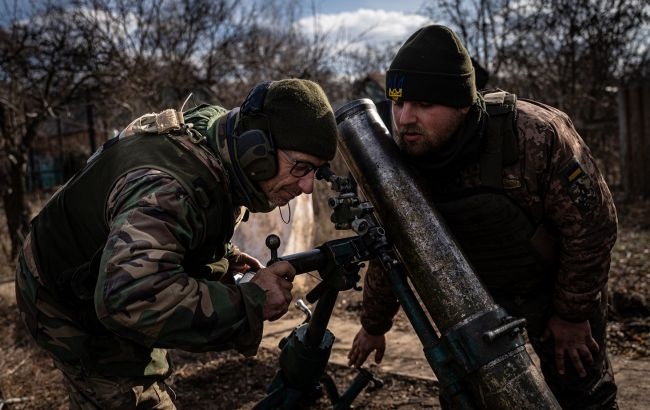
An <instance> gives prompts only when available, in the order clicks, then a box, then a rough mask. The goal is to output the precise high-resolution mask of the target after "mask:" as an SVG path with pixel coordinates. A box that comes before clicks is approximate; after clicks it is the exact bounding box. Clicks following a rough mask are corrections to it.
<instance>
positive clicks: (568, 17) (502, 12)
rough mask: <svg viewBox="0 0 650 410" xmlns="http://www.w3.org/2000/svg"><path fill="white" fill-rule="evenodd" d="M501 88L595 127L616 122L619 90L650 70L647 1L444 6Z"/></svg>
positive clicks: (448, 2) (484, 0) (440, 7)
mask: <svg viewBox="0 0 650 410" xmlns="http://www.w3.org/2000/svg"><path fill="white" fill-rule="evenodd" d="M435 4H436V6H433V5H429V6H426V7H425V9H426V10H428V11H429V13H434V14H435V15H436V16H437V17H439V18H442V19H443V20H448V21H450V22H451V26H452V27H454V28H455V29H456V30H458V31H459V33H460V35H461V37H462V38H463V40H464V41H465V42H466V44H467V46H468V50H469V51H470V53H471V54H472V55H474V56H478V59H479V61H480V62H481V63H482V64H483V65H484V66H485V67H487V68H488V69H489V70H490V71H491V74H492V76H493V78H494V81H492V84H493V85H497V86H501V87H504V88H509V89H511V90H513V91H515V92H519V93H521V94H523V95H524V96H528V97H532V98H539V99H543V100H545V101H546V102H548V103H550V104H553V105H557V106H558V107H559V108H561V109H563V110H566V111H569V112H570V113H571V114H572V116H573V118H575V119H576V120H577V121H578V122H581V123H587V122H589V121H593V120H594V119H597V118H600V117H603V116H606V115H611V114H608V113H612V112H615V110H614V109H613V104H614V99H615V98H614V97H615V96H614V95H612V94H611V92H610V91H609V90H610V89H611V87H612V86H615V85H617V84H618V83H619V82H621V81H624V80H625V76H626V75H630V73H638V72H640V70H642V68H643V67H644V66H646V65H647V62H648V44H649V40H648V37H647V33H646V34H644V33H643V31H642V30H644V29H645V30H648V21H649V20H648V19H649V17H650V15H649V13H650V6H648V4H647V2H644V1H642V0H552V1H545V0H532V1H528V2H512V1H510V0H474V1H473V2H468V1H463V0H437V1H436V2H435Z"/></svg>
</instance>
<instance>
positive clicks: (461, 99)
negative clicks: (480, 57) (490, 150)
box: [386, 25, 477, 107]
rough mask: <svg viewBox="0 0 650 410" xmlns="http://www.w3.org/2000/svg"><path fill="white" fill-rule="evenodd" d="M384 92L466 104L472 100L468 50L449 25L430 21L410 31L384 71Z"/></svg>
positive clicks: (395, 96) (391, 96) (396, 96)
mask: <svg viewBox="0 0 650 410" xmlns="http://www.w3.org/2000/svg"><path fill="white" fill-rule="evenodd" d="M386 96H387V97H388V98H389V99H391V100H393V101H395V102H400V101H403V100H408V101H423V102H430V103H435V104H442V105H447V106H451V107H467V106H470V105H472V103H473V102H474V101H475V100H476V98H477V94H476V86H475V83H474V68H473V67H472V62H471V59H470V57H469V53H468V52H467V50H466V49H465V47H464V46H463V44H462V43H461V41H460V39H459V38H458V36H457V35H456V34H455V33H454V32H453V31H451V30H450V29H449V28H447V27H444V26H438V25H432V26H427V27H424V28H421V29H420V30H418V31H416V32H415V33H413V35H412V36H411V37H409V39H408V40H406V42H405V43H404V44H403V45H402V47H401V48H400V49H399V51H398V52H397V55H395V58H394V59H393V62H392V63H391V65H390V67H389V69H388V72H387V73H386Z"/></svg>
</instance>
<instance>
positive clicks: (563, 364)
mask: <svg viewBox="0 0 650 410" xmlns="http://www.w3.org/2000/svg"><path fill="white" fill-rule="evenodd" d="M475 76H476V73H475V71H474V67H473V66H472V60H471V58H470V56H469V53H468V52H467V50H466V49H465V47H464V46H463V44H462V43H461V41H460V39H459V38H458V36H457V35H456V34H455V33H454V32H453V31H451V30H450V29H449V28H447V27H444V26H440V25H431V26H427V27H424V28H422V29H420V30H418V31H416V32H415V33H414V34H413V35H411V36H410V37H409V38H408V39H407V40H406V42H405V43H404V44H403V45H402V47H401V48H400V49H399V51H398V52H397V54H396V55H395V58H394V59H393V61H392V63H391V65H390V68H389V69H388V71H387V73H386V97H387V98H389V99H390V100H392V102H393V104H392V113H393V120H394V125H395V133H394V139H395V142H396V143H397V144H398V146H399V148H400V150H401V153H402V154H403V155H404V156H405V157H406V159H407V161H408V166H410V167H412V168H414V170H415V172H416V175H417V177H416V178H417V179H418V182H419V183H421V184H422V186H426V187H427V188H428V191H429V194H430V198H431V199H432V202H433V204H434V205H435V208H436V209H437V211H438V215H439V216H438V217H439V218H441V219H442V220H443V221H444V223H445V225H446V226H447V228H448V229H449V233H450V234H451V235H452V236H453V237H454V239H455V241H456V243H457V244H458V246H459V248H460V249H461V250H462V252H463V254H464V255H465V256H466V258H467V260H468V262H469V263H470V264H471V266H472V268H473V271H474V272H475V273H476V275H477V276H478V278H479V279H480V281H481V283H482V284H483V285H484V286H485V288H486V290H487V291H488V292H489V293H490V294H491V295H492V297H493V298H494V301H495V302H496V303H497V304H498V305H499V306H501V307H503V308H504V309H505V310H506V311H507V312H508V314H509V315H511V316H513V317H521V318H525V319H526V332H527V334H528V338H529V340H530V342H531V345H532V346H533V348H534V349H535V352H536V353H537V356H538V357H539V359H540V363H541V365H540V367H541V371H542V373H543V375H544V379H545V381H546V383H547V384H548V386H549V388H550V390H551V391H552V393H553V394H554V395H555V396H556V398H557V400H558V402H559V404H560V405H561V406H562V408H571V409H595V408H598V409H615V408H617V407H616V392H617V387H616V383H615V381H614V376H613V371H612V367H611V365H610V362H609V359H608V355H607V345H606V343H605V341H606V329H607V326H606V325H607V299H608V297H607V278H608V273H609V266H610V260H611V250H612V247H613V245H614V243H615V241H616V230H617V220H616V210H615V207H614V203H613V200H612V196H611V193H610V191H609V188H608V187H607V184H606V182H605V180H604V178H603V176H602V174H601V173H600V171H599V170H598V167H597V166H596V163H595V160H594V158H593V157H592V155H591V152H590V150H589V148H588V147H587V146H586V145H585V142H584V141H583V140H582V139H581V138H580V136H579V135H578V132H577V131H576V129H575V128H574V127H573V124H572V123H571V121H570V119H569V117H568V116H567V115H566V114H565V113H563V112H561V111H559V110H557V109H556V108H553V107H549V106H548V105H545V104H542V103H540V102H535V101H530V100H524V99H519V100H518V99H517V98H516V96H515V95H514V94H511V93H508V92H505V91H502V90H491V91H482V92H477V89H476V88H477V87H476V85H475ZM408 200H409V199H407V198H405V203H406V202H408ZM422 229H427V227H426V226H423V227H422ZM404 234H408V233H404ZM436 251H437V250H435V249H432V250H431V252H434V253H435V252H436ZM435 274H440V275H446V272H445V271H444V269H443V270H441V271H440V272H435ZM364 281H365V284H364V288H363V289H364V290H363V291H364V295H363V304H362V310H361V315H360V316H361V325H362V328H361V330H360V331H359V332H358V333H357V335H356V337H355V339H354V342H353V345H352V349H351V350H350V353H349V355H348V357H349V361H350V364H351V365H354V366H357V367H359V366H361V365H362V364H363V363H364V362H365V360H366V359H367V357H368V355H369V354H370V353H372V352H373V351H374V352H375V361H376V362H380V361H381V358H382V356H383V355H384V351H385V348H386V340H385V337H384V334H385V333H386V332H387V331H388V330H389V329H390V328H391V326H392V318H393V317H394V315H395V314H396V312H397V311H398V307H399V306H398V303H397V298H396V297H395V296H394V295H393V294H392V290H391V285H390V283H389V282H388V280H387V279H386V277H385V275H383V271H382V269H381V267H380V266H378V264H377V263H375V262H372V261H371V262H370V264H369V267H368V270H367V271H366V274H365V279H364ZM459 303H460V302H459ZM433 319H434V320H435V318H433ZM481 359H483V358H481ZM443 387H444V386H443ZM445 394H446V393H445V389H444V388H441V403H442V404H443V406H442V407H443V408H450V407H449V403H452V402H453V400H449V397H448V396H445ZM477 404H478V407H481V405H482V404H479V403H477ZM527 406H528V407H530V403H522V407H527Z"/></svg>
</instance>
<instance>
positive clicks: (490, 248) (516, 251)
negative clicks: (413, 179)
mask: <svg viewBox="0 0 650 410" xmlns="http://www.w3.org/2000/svg"><path fill="white" fill-rule="evenodd" d="M484 99H485V102H486V110H487V113H488V116H489V117H488V119H487V121H488V122H487V128H486V129H485V131H484V132H485V136H484V141H483V145H482V148H481V152H480V159H479V164H480V179H481V185H480V186H479V187H477V188H466V187H460V188H459V189H457V190H455V191H454V190H451V191H450V190H449V189H445V190H440V189H438V188H437V187H435V186H432V187H431V189H432V191H433V196H434V202H435V205H436V208H437V209H438V211H439V212H440V213H441V215H442V216H443V218H444V220H445V222H446V224H447V227H448V228H449V230H450V231H451V233H452V234H453V236H454V237H455V239H456V240H457V241H458V243H459V245H460V247H461V249H462V250H463V252H464V254H465V256H466V257H467V258H468V260H469V261H470V263H471V264H472V266H473V268H474V270H475V271H476V273H477V274H478V276H479V278H480V279H481V281H482V282H483V284H484V285H485V286H486V288H487V289H488V290H489V291H490V293H491V294H492V295H493V296H494V297H495V298H496V299H497V300H498V301H499V300H500V298H502V297H503V298H505V300H509V299H512V298H513V297H514V298H517V297H521V298H528V297H531V295H535V294H537V293H539V292H547V293H548V292H549V291H550V286H551V285H552V284H553V280H551V279H550V278H552V277H553V275H554V273H555V270H556V269H557V257H556V256H555V255H554V251H553V248H554V243H553V239H552V237H551V236H550V235H549V234H548V232H547V230H546V229H545V228H544V226H543V225H542V215H541V212H540V213H539V214H537V215H529V214H527V213H526V212H525V211H524V210H523V209H522V208H521V207H520V206H518V205H517V204H516V203H515V202H514V201H513V200H512V199H511V198H510V197H509V196H507V195H506V193H505V191H504V187H503V167H504V166H505V165H512V164H514V163H516V162H517V161H518V160H519V148H518V137H517V126H516V119H517V110H516V96H515V95H514V94H510V93H506V92H503V91H497V92H494V93H489V94H486V95H485V96H484ZM506 308H511V306H507V307H506Z"/></svg>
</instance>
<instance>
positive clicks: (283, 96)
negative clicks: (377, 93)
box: [241, 79, 337, 161]
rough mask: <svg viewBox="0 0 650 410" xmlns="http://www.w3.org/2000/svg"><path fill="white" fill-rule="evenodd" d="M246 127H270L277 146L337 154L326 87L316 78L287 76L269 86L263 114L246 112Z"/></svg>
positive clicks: (325, 155) (323, 156)
mask: <svg viewBox="0 0 650 410" xmlns="http://www.w3.org/2000/svg"><path fill="white" fill-rule="evenodd" d="M241 122H242V127H243V130H250V129H254V128H258V129H262V130H269V131H270V133H271V136H272V138H273V142H274V143H275V146H276V147H277V148H280V149H286V150H292V151H299V152H304V153H306V154H311V155H314V156H316V157H318V158H321V159H323V160H326V161H331V160H332V159H333V158H334V154H336V139H337V128H336V120H335V119H334V113H333V112H332V107H331V105H330V103H329V101H328V99H327V96H326V95H325V92H324V91H323V89H322V88H321V87H320V86H319V85H318V84H316V83H315V82H313V81H309V80H300V79H285V80H279V81H273V82H271V84H270V85H269V87H268V90H267V92H266V97H265V98H264V105H263V108H262V115H250V116H249V115H244V116H243V117H242V119H241Z"/></svg>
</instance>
